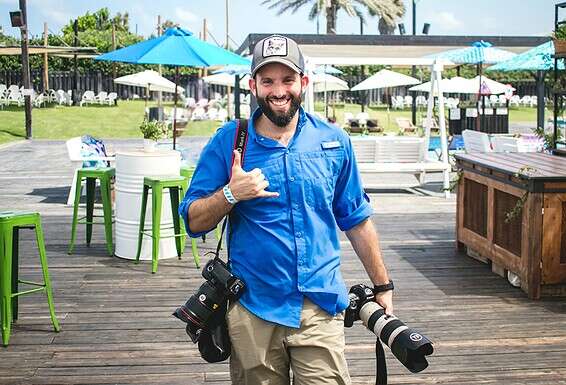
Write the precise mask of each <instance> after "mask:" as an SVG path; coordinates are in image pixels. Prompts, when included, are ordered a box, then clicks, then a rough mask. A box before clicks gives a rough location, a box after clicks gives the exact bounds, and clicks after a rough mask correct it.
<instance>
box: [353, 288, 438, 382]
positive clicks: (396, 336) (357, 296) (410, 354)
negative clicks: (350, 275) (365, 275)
mask: <svg viewBox="0 0 566 385" xmlns="http://www.w3.org/2000/svg"><path fill="white" fill-rule="evenodd" d="M374 299H375V294H374V292H373V289H372V288H370V287H368V286H366V285H363V284H358V285H354V286H352V287H351V288H350V294H349V300H350V304H349V306H348V308H347V309H346V312H345V315H344V326H346V327H351V326H352V325H353V324H354V322H355V321H357V320H360V319H361V320H362V322H363V323H364V325H365V326H366V327H367V328H368V329H369V330H371V331H372V332H373V333H375V335H376V336H377V337H378V339H380V340H381V342H383V343H384V344H385V345H387V346H388V347H389V348H390V349H391V352H392V353H393V355H394V356H395V357H396V358H397V359H398V360H399V361H400V362H401V363H402V364H403V365H404V366H405V367H406V368H407V369H409V370H410V371H411V372H413V373H418V372H420V371H422V370H424V369H425V368H426V367H427V366H428V362H427V360H426V356H428V355H431V354H432V353H433V351H434V349H433V347H432V342H431V341H430V340H429V339H428V338H426V337H425V336H423V335H422V334H421V333H419V332H417V331H416V330H414V329H411V328H409V327H408V326H406V325H405V324H404V323H403V322H402V321H401V320H400V319H398V318H397V317H395V316H394V315H388V314H385V310H384V309H383V308H382V307H381V306H380V305H379V304H378V303H377V302H375V300H374Z"/></svg>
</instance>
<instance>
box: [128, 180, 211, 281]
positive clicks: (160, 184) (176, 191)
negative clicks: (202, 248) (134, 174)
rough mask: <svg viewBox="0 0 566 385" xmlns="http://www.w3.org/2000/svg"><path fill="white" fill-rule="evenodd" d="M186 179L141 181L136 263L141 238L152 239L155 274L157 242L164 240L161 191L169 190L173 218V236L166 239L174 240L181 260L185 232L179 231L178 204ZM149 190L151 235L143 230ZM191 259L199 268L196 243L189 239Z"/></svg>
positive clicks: (185, 189)
mask: <svg viewBox="0 0 566 385" xmlns="http://www.w3.org/2000/svg"><path fill="white" fill-rule="evenodd" d="M187 185H188V183H187V179H186V178H185V177H183V176H178V175H164V176H152V177H145V178H144V179H143V194H142V205H141V212H140V227H139V236H138V250H137V253H136V263H139V260H140V254H141V247H142V240H143V236H144V235H147V236H149V237H151V238H152V247H151V250H152V252H151V261H152V263H151V272H152V273H155V272H157V263H158V259H159V240H160V239H161V238H164V237H162V236H161V207H162V204H163V190H164V189H169V196H170V198H171V214H172V217H173V235H171V236H168V237H174V238H175V247H176V248H177V256H178V257H179V259H181V254H182V253H183V249H184V247H185V236H186V234H185V231H184V230H181V221H180V218H179V202H180V199H181V197H182V196H183V195H182V194H183V193H184V192H186V191H187ZM149 189H151V233H147V232H146V229H145V212H146V209H147V197H148V194H149ZM191 243H192V252H193V258H194V260H195V263H196V265H197V267H200V257H199V255H198V250H197V247H196V241H195V240H194V239H191Z"/></svg>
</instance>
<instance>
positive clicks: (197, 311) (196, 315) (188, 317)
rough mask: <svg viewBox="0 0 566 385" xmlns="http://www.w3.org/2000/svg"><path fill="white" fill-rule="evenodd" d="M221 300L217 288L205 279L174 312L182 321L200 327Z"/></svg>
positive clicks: (220, 294)
mask: <svg viewBox="0 0 566 385" xmlns="http://www.w3.org/2000/svg"><path fill="white" fill-rule="evenodd" d="M222 300H223V297H222V293H218V290H216V288H215V287H214V286H213V285H212V284H211V283H210V282H208V281H207V282H204V283H203V284H202V285H201V287H200V288H199V290H198V291H197V292H196V293H195V294H193V295H192V296H191V297H190V298H189V300H188V301H187V302H186V303H185V304H184V305H183V306H181V307H180V308H179V309H177V311H175V313H174V314H175V316H176V317H177V318H179V319H181V320H182V321H184V322H186V323H188V324H192V325H194V327H195V328H202V327H204V325H205V324H206V322H207V321H208V319H209V318H210V316H211V315H212V314H213V313H214V312H215V311H216V310H217V309H218V307H219V306H220V303H221V302H222Z"/></svg>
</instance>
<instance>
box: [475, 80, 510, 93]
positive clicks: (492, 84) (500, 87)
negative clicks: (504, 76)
mask: <svg viewBox="0 0 566 385" xmlns="http://www.w3.org/2000/svg"><path fill="white" fill-rule="evenodd" d="M470 81H471V82H472V83H473V84H474V87H476V92H477V90H478V88H479V89H482V93H483V94H494V95H499V94H504V93H505V92H506V91H507V90H508V89H509V88H511V90H512V91H515V88H513V87H511V86H509V85H508V84H503V83H499V82H496V81H495V80H491V79H490V78H488V77H486V76H485V75H481V76H479V75H478V76H476V77H475V78H473V79H471V80H470ZM480 81H481V84H480ZM484 90H485V92H483V91H484Z"/></svg>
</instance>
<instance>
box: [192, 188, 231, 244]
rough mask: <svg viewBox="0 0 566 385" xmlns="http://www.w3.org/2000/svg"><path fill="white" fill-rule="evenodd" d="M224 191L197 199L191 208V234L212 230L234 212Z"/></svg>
mask: <svg viewBox="0 0 566 385" xmlns="http://www.w3.org/2000/svg"><path fill="white" fill-rule="evenodd" d="M232 207H234V205H232V204H230V203H228V201H227V200H226V198H225V197H224V193H223V192H222V189H220V190H218V191H216V192H215V193H214V194H212V195H210V196H208V197H206V198H201V199H197V200H196V201H194V202H193V203H192V204H191V205H190V206H189V213H188V215H189V227H190V230H191V232H193V233H199V232H201V231H207V230H209V229H212V228H213V227H214V226H216V225H217V224H218V222H220V221H221V220H222V218H224V217H225V216H226V214H228V213H229V212H230V210H232Z"/></svg>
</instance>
